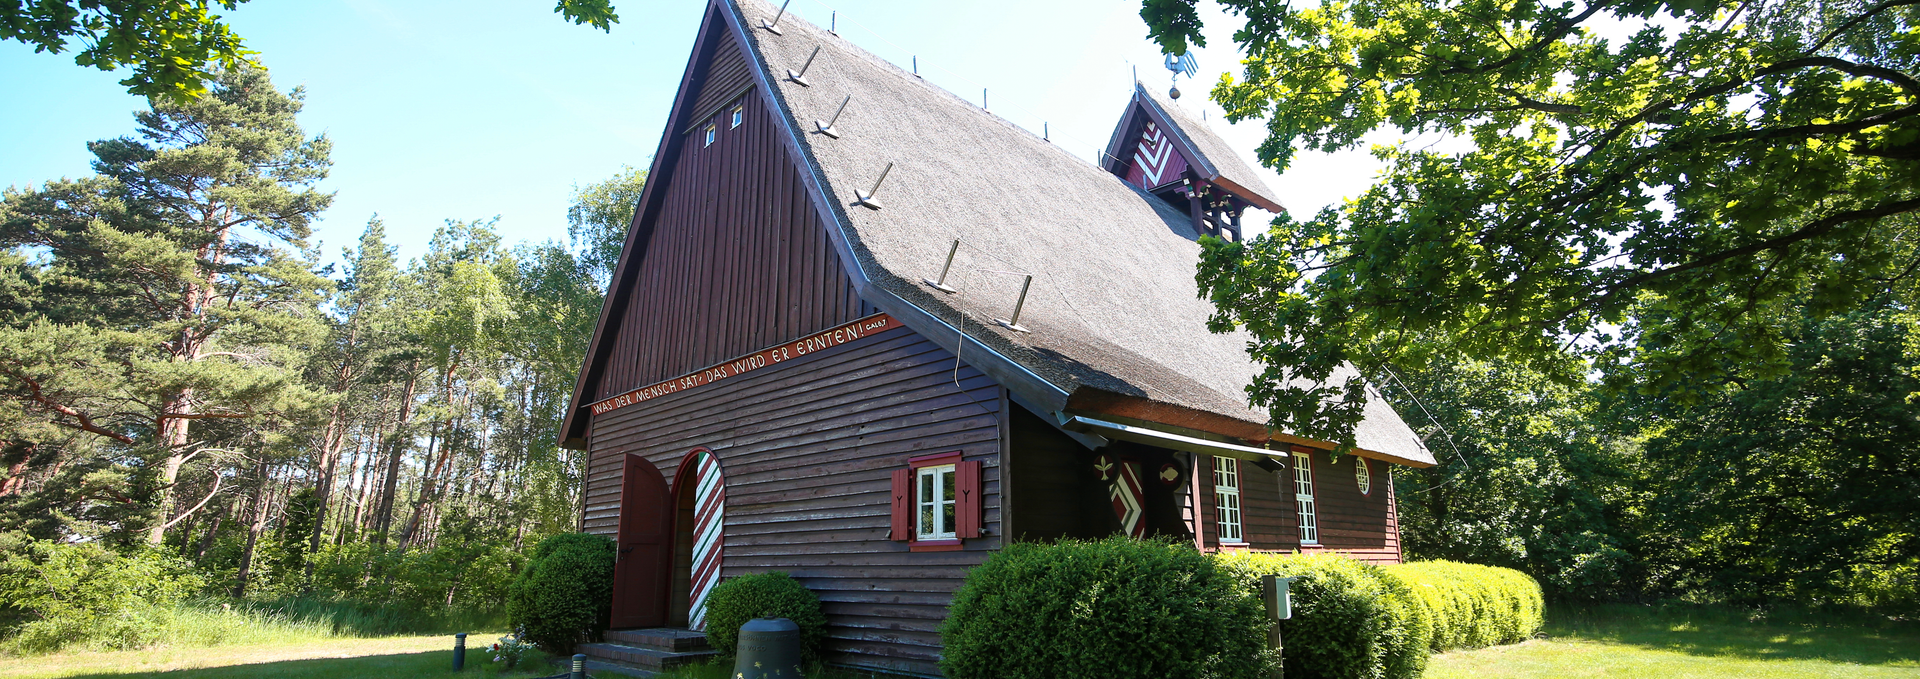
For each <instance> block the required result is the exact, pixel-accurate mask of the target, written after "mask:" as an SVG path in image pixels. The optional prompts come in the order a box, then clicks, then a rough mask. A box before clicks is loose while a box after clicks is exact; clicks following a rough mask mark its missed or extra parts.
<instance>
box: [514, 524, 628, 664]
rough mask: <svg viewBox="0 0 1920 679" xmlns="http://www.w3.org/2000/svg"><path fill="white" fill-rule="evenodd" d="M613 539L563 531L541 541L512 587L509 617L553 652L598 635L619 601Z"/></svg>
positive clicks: (539, 643)
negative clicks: (615, 593)
mask: <svg viewBox="0 0 1920 679" xmlns="http://www.w3.org/2000/svg"><path fill="white" fill-rule="evenodd" d="M613 555H614V545H613V541H612V540H608V539H607V538H605V537H602V536H599V535H587V534H585V533H561V534H559V535H555V536H552V537H549V538H547V539H545V540H541V541H540V544H539V546H537V547H534V548H533V557H532V558H530V559H528V560H527V567H526V570H523V571H521V572H520V575H519V576H518V577H516V578H514V579H513V584H512V585H510V586H509V587H508V591H507V618H508V620H509V621H510V622H511V623H512V625H513V626H514V628H515V629H523V630H526V633H525V638H526V639H527V640H528V641H531V642H533V643H534V644H536V645H538V646H539V647H540V648H542V649H544V650H546V651H547V652H549V653H561V654H564V653H571V652H573V645H574V644H578V643H580V642H583V641H591V640H594V639H598V638H599V637H600V633H601V632H604V631H606V629H607V616H608V615H609V614H610V613H611V611H610V610H609V607H610V606H611V605H612V603H613Z"/></svg>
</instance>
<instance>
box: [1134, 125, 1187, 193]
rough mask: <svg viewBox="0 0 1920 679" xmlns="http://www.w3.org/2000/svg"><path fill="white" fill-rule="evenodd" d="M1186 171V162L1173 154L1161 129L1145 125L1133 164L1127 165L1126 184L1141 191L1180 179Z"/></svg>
mask: <svg viewBox="0 0 1920 679" xmlns="http://www.w3.org/2000/svg"><path fill="white" fill-rule="evenodd" d="M1186 171H1187V160H1186V158H1183V157H1181V155H1180V152H1179V151H1176V150H1174V147H1173V138H1172V137H1170V136H1168V135H1167V133H1166V131H1165V130H1162V129H1160V126H1159V125H1157V124H1155V123H1152V122H1148V123H1147V129H1146V130H1145V131H1143V132H1141V133H1140V142H1139V143H1138V144H1136V145H1135V148H1134V152H1133V162H1131V163H1129V164H1128V168H1127V180H1128V181H1129V182H1132V183H1133V184H1134V185H1136V186H1139V187H1140V188H1143V189H1151V188H1154V187H1157V186H1160V185H1161V184H1165V183H1167V182H1170V181H1173V180H1175V179H1179V178H1180V176H1181V175H1182V174H1184V173H1185V172H1186Z"/></svg>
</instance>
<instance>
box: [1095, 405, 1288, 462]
mask: <svg viewBox="0 0 1920 679" xmlns="http://www.w3.org/2000/svg"><path fill="white" fill-rule="evenodd" d="M1060 428H1062V429H1065V430H1067V431H1074V432H1080V433H1083V434H1093V435H1097V436H1101V437H1103V438H1108V439H1114V440H1120V441H1132V442H1134V443H1144V444H1147V445H1150V446H1157V447H1160V448H1167V449H1170V450H1184V451H1187V452H1189V453H1200V454H1202V455H1214V456H1217V457H1231V458H1234V459H1237V460H1246V461H1248V462H1264V461H1268V460H1275V461H1284V460H1285V459H1286V458H1287V457H1289V456H1290V455H1292V446H1288V449H1287V450H1284V451H1281V450H1267V449H1265V448H1255V447H1253V446H1243V445H1240V444H1237V443H1227V442H1224V441H1210V440H1207V439H1203V438H1195V437H1192V436H1183V435H1181V434H1175V433H1172V432H1165V431H1160V430H1157V429H1148V428H1146V427H1137V426H1133V425H1129V424H1121V423H1119V422H1108V421H1106V420H1101V419H1096V418H1092V417H1087V416H1085V415H1065V416H1063V421H1062V422H1061V423H1060Z"/></svg>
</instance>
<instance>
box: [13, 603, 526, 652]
mask: <svg viewBox="0 0 1920 679" xmlns="http://www.w3.org/2000/svg"><path fill="white" fill-rule="evenodd" d="M136 627H137V628H138V630H139V635H138V636H139V638H129V637H128V636H127V634H125V633H121V632H115V631H111V630H101V631H102V632H103V633H100V634H89V633H88V632H87V631H86V630H75V632H74V634H75V636H73V637H70V638H68V639H65V640H64V641H65V643H60V644H45V643H38V644H26V643H20V642H22V641H25V640H21V639H7V640H5V641H0V652H5V653H7V654H11V655H37V654H41V653H47V652H52V651H75V650H86V651H105V650H119V649H129V648H147V647H154V646H172V647H205V646H229V645H245V644H272V643H287V642H299V641H314V640H320V639H328V638H352V637H383V636H394V635H415V634H440V633H450V632H470V631H478V630H495V629H504V628H505V627H506V617H505V615H504V614H501V613H499V612H493V611H474V610H461V609H450V610H438V611H409V610H405V609H403V608H400V607H393V606H382V605H376V604H369V603H363V602H357V601H340V600H330V599H321V598H311V597H288V598H282V599H273V600H238V601H233V600H219V599H196V600H190V601H184V602H181V603H179V604H175V605H173V606H171V607H167V608H161V609H158V610H151V611H148V612H146V613H145V615H143V616H142V620H141V621H140V624H138V625H136Z"/></svg>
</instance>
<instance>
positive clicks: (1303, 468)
mask: <svg viewBox="0 0 1920 679" xmlns="http://www.w3.org/2000/svg"><path fill="white" fill-rule="evenodd" d="M1293 499H1294V502H1295V503H1296V504H1298V506H1299V507H1300V544H1303V545H1317V544H1320V521H1319V516H1318V513H1317V512H1315V511H1314V506H1313V456H1312V455H1310V454H1308V453H1294V454H1293Z"/></svg>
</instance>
